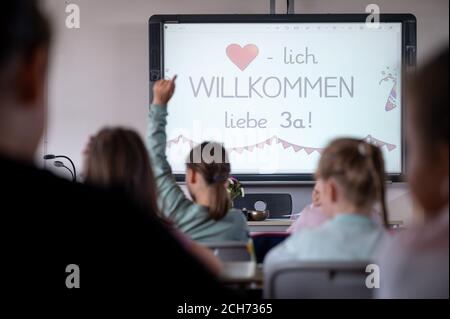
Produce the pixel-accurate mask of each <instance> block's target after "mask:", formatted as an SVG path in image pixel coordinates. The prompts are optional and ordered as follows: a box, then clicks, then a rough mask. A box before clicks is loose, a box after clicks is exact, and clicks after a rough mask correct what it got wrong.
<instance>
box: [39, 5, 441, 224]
mask: <svg viewBox="0 0 450 319" xmlns="http://www.w3.org/2000/svg"><path fill="white" fill-rule="evenodd" d="M43 2H44V4H45V7H46V9H47V11H48V13H49V15H50V16H51V18H52V21H53V26H54V29H55V42H54V47H53V51H52V58H53V59H52V65H51V71H50V73H49V80H48V88H49V90H48V114H49V121H48V130H47V132H46V135H45V138H44V139H43V141H42V144H41V147H40V149H39V152H38V154H37V162H38V163H39V164H40V165H44V162H43V161H42V160H41V156H42V154H44V153H62V154H65V155H68V156H70V157H71V158H72V159H74V161H75V163H76V166H77V167H78V170H79V171H80V169H81V167H82V150H83V148H84V146H85V144H86V142H87V140H88V138H89V135H90V134H93V133H94V132H96V131H97V130H99V129H100V128H101V127H102V126H105V125H122V126H129V127H133V128H135V129H136V130H138V131H139V132H140V133H141V134H142V136H145V128H146V115H147V105H148V100H149V97H148V40H147V39H148V34H147V33H148V32H147V21H148V18H149V17H150V16H151V15H153V14H169V13H199V14H206V13H210V14H211V13H218V14H221V13H222V14H226V13H249V14H250V13H255V14H257V13H268V11H269V0H245V1H243V0H74V1H62V0H44V1H43ZM66 3H76V4H78V5H79V6H80V8H81V28H80V29H67V28H66V27H65V19H66V13H65V11H64V10H65V6H66ZM377 3H378V4H379V5H380V6H381V10H382V12H386V13H387V12H397V13H398V12H402V13H404V12H407V13H413V14H415V15H416V16H417V18H418V48H419V50H418V59H419V63H422V62H423V61H424V60H425V59H426V58H427V57H428V56H429V55H430V54H431V53H432V52H433V51H434V50H435V49H436V48H439V47H440V46H442V45H443V43H448V32H449V31H448V7H449V3H448V1H446V0H428V1H423V0H383V1H377ZM367 4H368V2H367V1H362V0H302V1H300V0H296V4H295V7H296V12H297V13H344V12H346V13H362V12H363V11H364V8H365V6H366V5H367ZM285 11H286V5H285V2H284V1H283V2H282V1H280V0H278V2H277V13H284V12H285ZM47 168H49V169H52V168H51V167H48V166H47ZM58 173H61V172H58ZM247 191H248V192H287V193H291V194H292V196H293V201H294V211H296V212H297V211H299V210H300V209H301V208H302V207H303V206H304V205H305V204H306V203H308V202H309V200H310V192H311V186H302V187H300V186H289V185H271V186H255V185H254V186H249V187H248V188H247ZM388 197H389V202H390V204H389V205H390V207H391V210H392V211H393V214H392V217H391V219H393V220H404V221H405V222H406V223H409V222H410V221H411V218H412V215H411V211H412V210H413V206H412V203H411V200H410V196H409V193H408V189H407V187H406V185H403V184H396V185H389V192H388Z"/></svg>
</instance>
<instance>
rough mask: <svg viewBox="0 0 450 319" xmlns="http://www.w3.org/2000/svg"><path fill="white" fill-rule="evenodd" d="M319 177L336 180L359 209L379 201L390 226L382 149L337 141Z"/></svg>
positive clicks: (327, 153)
mask: <svg viewBox="0 0 450 319" xmlns="http://www.w3.org/2000/svg"><path fill="white" fill-rule="evenodd" d="M317 177H318V178H320V179H323V180H327V179H329V178H334V179H335V180H336V182H337V183H338V185H339V186H341V187H342V190H343V192H344V196H345V198H346V199H347V200H349V201H350V202H352V203H354V204H355V205H356V206H357V207H365V206H368V205H372V204H373V203H375V202H379V203H380V205H381V209H382V214H383V223H384V226H385V227H387V225H388V218H387V215H388V212H387V205H386V198H385V192H386V189H385V188H386V186H385V177H386V175H385V170H384V160H383V155H382V153H381V150H380V149H379V148H378V147H376V146H374V145H372V144H369V143H366V142H364V141H361V140H356V139H350V138H344V139H337V140H335V141H333V142H332V143H331V144H330V145H329V146H328V147H327V148H326V149H325V151H324V152H323V154H322V157H321V159H320V161H319V167H318V170H317Z"/></svg>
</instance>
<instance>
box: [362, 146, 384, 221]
mask: <svg viewBox="0 0 450 319" xmlns="http://www.w3.org/2000/svg"><path fill="white" fill-rule="evenodd" d="M367 145H369V146H370V156H369V161H370V164H369V167H370V170H371V172H372V178H373V181H374V183H375V190H376V197H377V200H378V202H379V203H380V206H381V214H382V221H383V225H384V227H385V228H386V229H387V228H389V219H388V208H387V204H386V180H385V177H386V176H385V173H384V172H385V171H384V160H383V155H382V153H381V151H380V149H379V148H378V147H376V146H374V145H370V144H367Z"/></svg>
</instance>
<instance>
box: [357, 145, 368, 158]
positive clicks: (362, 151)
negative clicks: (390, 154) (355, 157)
mask: <svg viewBox="0 0 450 319" xmlns="http://www.w3.org/2000/svg"><path fill="white" fill-rule="evenodd" d="M358 152H359V154H361V155H362V156H364V157H366V156H367V153H368V152H367V145H366V143H364V142H361V143H359V144H358Z"/></svg>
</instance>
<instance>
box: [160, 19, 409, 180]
mask: <svg viewBox="0 0 450 319" xmlns="http://www.w3.org/2000/svg"><path fill="white" fill-rule="evenodd" d="M199 17H201V16H199ZM291 19H292V17H291ZM328 19H330V18H328ZM163 20H164V19H163ZM181 20H183V19H181ZM200 20H201V19H200ZM263 20H264V19H263ZM319 20H320V19H319ZM349 20H352V19H349ZM404 28H405V24H404V23H403V22H402V21H397V22H396V21H391V22H382V23H380V25H379V26H378V27H376V28H374V27H373V26H371V25H368V24H366V23H365V21H361V22H354V21H353V22H345V21H338V22H333V21H323V22H311V21H309V22H295V21H294V22H292V21H287V22H283V21H281V22H279V21H275V22H274V21H269V22H265V21H259V22H246V23H243V22H233V23H230V22H221V21H217V22H215V23H211V22H209V21H208V22H195V19H194V21H192V20H189V21H188V22H183V21H162V22H161V23H159V30H160V39H159V40H160V47H159V50H158V52H159V54H158V59H159V61H160V66H159V69H160V71H161V72H160V76H163V77H169V78H170V77H172V76H174V75H177V76H178V79H177V83H176V84H177V88H176V93H175V96H174V97H173V99H172V101H171V102H170V105H169V117H168V127H167V134H168V144H167V154H168V158H169V161H170V162H171V164H172V168H173V170H174V173H176V174H183V173H184V171H185V164H184V163H185V160H186V155H187V154H188V152H189V150H190V148H191V147H192V146H193V145H195V144H196V143H199V142H202V141H205V140H212V141H220V142H223V143H224V145H225V147H226V148H227V149H228V151H229V155H230V161H231V166H232V171H233V174H238V175H243V176H247V177H249V176H250V177H253V178H257V177H258V176H264V177H265V178H266V179H267V177H270V176H278V177H284V178H288V177H292V176H297V177H299V176H302V177H305V176H312V174H314V172H315V169H316V166H317V162H318V160H319V158H320V154H321V152H322V150H323V148H324V147H325V146H326V145H327V143H329V142H330V141H331V140H332V139H334V138H337V137H356V138H361V139H365V140H367V141H369V142H372V143H375V144H376V145H379V146H380V147H381V149H382V150H383V154H384V158H385V161H386V170H387V171H388V172H389V173H390V174H391V175H396V176H400V175H401V174H402V173H403V160H404V158H403V157H404V152H403V149H404V145H403V139H402V115H403V112H402V106H403V95H402V88H403V85H404V83H403V69H404V65H405V61H404V60H405V38H404V37H405V30H404ZM151 52H152V51H151ZM410 62H411V61H410ZM153 71H154V69H153ZM151 72H152V69H151ZM269 179H270V178H269ZM281 179H283V178H281Z"/></svg>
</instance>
